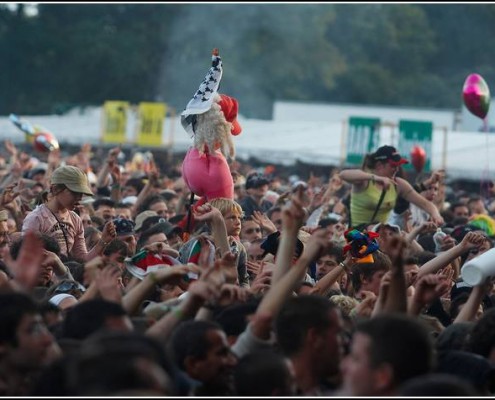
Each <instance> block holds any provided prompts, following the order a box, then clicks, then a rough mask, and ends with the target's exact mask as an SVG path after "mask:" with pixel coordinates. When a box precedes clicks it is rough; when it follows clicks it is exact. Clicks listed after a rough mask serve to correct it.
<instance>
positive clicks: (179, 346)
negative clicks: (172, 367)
mask: <svg viewBox="0 0 495 400" xmlns="http://www.w3.org/2000/svg"><path fill="white" fill-rule="evenodd" d="M211 330H220V331H221V330H222V327H221V326H220V325H219V324H217V323H215V322H212V321H200V320H193V321H185V322H183V323H181V324H180V325H179V326H178V327H177V328H175V330H174V332H173V333H172V337H171V339H170V341H169V351H170V354H171V355H172V358H173V360H174V361H175V363H176V365H177V366H178V367H179V368H180V369H182V370H185V366H184V361H185V359H186V358H187V357H189V356H190V357H194V358H196V359H204V358H205V357H206V354H207V352H208V350H209V346H210V344H209V342H208V339H207V334H208V332H209V331H211Z"/></svg>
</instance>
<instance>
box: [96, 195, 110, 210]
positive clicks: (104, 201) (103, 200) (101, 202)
mask: <svg viewBox="0 0 495 400" xmlns="http://www.w3.org/2000/svg"><path fill="white" fill-rule="evenodd" d="M100 206H108V207H112V208H115V200H112V199H111V198H109V197H100V198H99V199H96V200H95V201H94V202H93V209H94V210H95V211H97V210H98V208H99V207H100Z"/></svg>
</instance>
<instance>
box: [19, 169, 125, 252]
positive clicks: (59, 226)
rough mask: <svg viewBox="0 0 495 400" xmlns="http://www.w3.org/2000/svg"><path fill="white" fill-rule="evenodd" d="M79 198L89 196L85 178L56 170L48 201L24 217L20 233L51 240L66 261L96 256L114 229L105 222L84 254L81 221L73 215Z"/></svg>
mask: <svg viewBox="0 0 495 400" xmlns="http://www.w3.org/2000/svg"><path fill="white" fill-rule="evenodd" d="M83 194H85V195H88V196H93V192H92V191H91V189H90V187H89V184H88V178H87V176H86V174H85V173H84V172H83V171H82V170H80V169H79V168H77V167H73V166H64V167H59V168H57V169H56V170H55V171H53V174H52V176H51V180H50V193H49V197H48V201H47V202H46V203H45V204H41V205H39V206H37V207H36V208H35V209H34V210H33V211H32V212H30V213H29V214H28V215H27V216H26V218H25V219H24V222H23V225H22V232H23V233H25V232H27V231H35V232H39V233H43V234H47V235H48V236H50V237H52V238H54V239H55V240H56V241H57V242H58V244H59V246H60V253H61V255H62V256H64V257H66V258H68V259H75V260H78V261H83V262H84V261H88V260H91V259H92V258H94V257H96V256H98V255H100V254H101V253H102V252H103V249H104V248H105V246H106V245H107V243H108V242H110V241H111V240H112V239H113V238H114V237H115V236H116V232H115V227H114V226H113V223H112V222H111V221H109V222H107V223H106V224H105V227H104V229H103V232H102V236H101V239H100V240H99V241H98V243H97V244H96V245H95V246H94V247H93V248H92V249H91V250H90V251H89V252H88V250H87V249H86V242H85V240H84V226H83V223H82V220H81V217H79V215H77V214H76V213H75V212H74V211H73V210H74V208H75V207H76V206H77V205H78V204H79V202H80V201H81V198H82V196H83Z"/></svg>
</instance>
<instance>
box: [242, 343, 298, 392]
mask: <svg viewBox="0 0 495 400" xmlns="http://www.w3.org/2000/svg"><path fill="white" fill-rule="evenodd" d="M290 381H291V379H290V371H289V367H288V365H287V361H286V358H285V357H284V356H282V355H281V354H278V353H276V352H275V351H273V350H264V351H257V352H254V353H249V354H247V355H245V356H244V357H242V358H241V359H240V360H239V363H238V364H237V366H236V368H235V371H234V385H235V390H236V395H237V396H265V397H268V396H294V395H295V393H291V390H290V387H289V383H290Z"/></svg>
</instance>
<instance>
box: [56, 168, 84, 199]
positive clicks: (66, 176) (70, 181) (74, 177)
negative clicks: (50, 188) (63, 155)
mask: <svg viewBox="0 0 495 400" xmlns="http://www.w3.org/2000/svg"><path fill="white" fill-rule="evenodd" d="M50 182H51V184H52V185H60V184H61V185H65V186H67V187H68V188H69V190H71V191H73V192H76V193H83V194H86V195H88V196H93V192H92V190H91V188H90V187H89V182H88V176H87V175H86V174H85V173H84V172H83V171H82V170H81V169H79V168H77V167H73V166H71V165H66V166H63V167H59V168H57V169H56V170H55V171H53V173H52V176H51V178H50Z"/></svg>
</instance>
